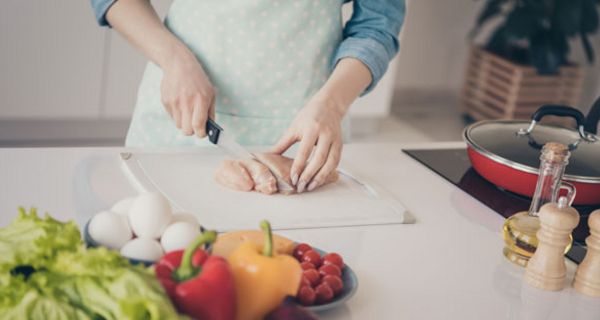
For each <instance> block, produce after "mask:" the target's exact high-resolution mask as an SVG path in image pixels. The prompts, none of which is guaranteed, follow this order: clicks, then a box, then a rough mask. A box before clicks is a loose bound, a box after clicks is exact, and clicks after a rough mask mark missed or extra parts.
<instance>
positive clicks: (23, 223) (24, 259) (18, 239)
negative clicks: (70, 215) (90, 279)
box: [0, 208, 83, 268]
mask: <svg viewBox="0 0 600 320" xmlns="http://www.w3.org/2000/svg"><path fill="white" fill-rule="evenodd" d="M80 247H83V242H82V241H81V234H80V232H79V228H78V227H77V224H75V222H73V221H71V222H68V223H62V222H60V221H57V220H55V219H53V218H52V217H50V216H49V215H47V214H46V216H45V217H44V218H40V217H38V215H37V210H36V209H35V208H32V209H31V210H30V211H29V213H27V212H25V209H23V208H19V216H18V217H17V218H16V219H15V220H14V221H13V222H12V223H11V224H10V225H9V226H7V227H6V228H2V229H0V266H2V265H5V264H9V265H12V266H18V265H30V266H33V267H34V268H38V267H41V266H43V265H44V264H45V263H46V261H47V260H52V259H53V258H54V256H56V254H57V253H58V252H61V251H65V250H66V251H72V250H77V249H78V248H80Z"/></svg>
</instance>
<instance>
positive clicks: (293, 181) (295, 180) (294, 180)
mask: <svg viewBox="0 0 600 320" xmlns="http://www.w3.org/2000/svg"><path fill="white" fill-rule="evenodd" d="M298 178H300V177H299V176H298V174H297V173H294V174H293V175H292V185H294V186H295V185H296V183H298Z"/></svg>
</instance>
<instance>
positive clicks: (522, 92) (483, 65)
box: [461, 47, 583, 120]
mask: <svg viewBox="0 0 600 320" xmlns="http://www.w3.org/2000/svg"><path fill="white" fill-rule="evenodd" d="M582 83H583V70H582V68H580V67H578V66H566V67H561V68H560V71H559V74H558V75H552V76H541V75H538V74H537V72H536V70H535V68H533V67H531V66H525V65H519V64H516V63H514V62H511V61H508V60H506V59H504V58H502V57H500V56H497V55H494V54H492V53H489V52H487V51H485V50H483V49H481V48H479V47H472V48H471V56H470V58H469V62H468V65H467V72H466V76H465V82H464V87H463V90H462V94H461V100H462V103H461V104H462V107H463V112H464V113H466V114H467V115H469V116H471V117H472V118H474V119H475V120H485V119H530V118H531V115H532V114H533V112H535V110H537V109H538V108H539V107H540V106H542V105H544V104H566V105H569V106H576V105H577V102H578V100H579V96H580V93H581V87H582Z"/></svg>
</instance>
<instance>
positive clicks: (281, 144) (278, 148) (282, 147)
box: [269, 131, 298, 154]
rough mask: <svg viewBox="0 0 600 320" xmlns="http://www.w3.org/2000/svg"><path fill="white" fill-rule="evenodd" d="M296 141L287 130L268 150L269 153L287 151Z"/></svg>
mask: <svg viewBox="0 0 600 320" xmlns="http://www.w3.org/2000/svg"><path fill="white" fill-rule="evenodd" d="M296 141H298V139H297V137H296V136H295V135H294V134H291V133H290V132H289V131H288V132H286V133H285V134H284V135H283V136H282V137H281V139H279V141H278V142H277V143H276V144H275V145H274V146H273V147H272V148H271V150H269V152H270V153H276V154H283V153H284V152H286V151H287V149H289V148H290V147H291V146H292V145H293V144H294V143H296Z"/></svg>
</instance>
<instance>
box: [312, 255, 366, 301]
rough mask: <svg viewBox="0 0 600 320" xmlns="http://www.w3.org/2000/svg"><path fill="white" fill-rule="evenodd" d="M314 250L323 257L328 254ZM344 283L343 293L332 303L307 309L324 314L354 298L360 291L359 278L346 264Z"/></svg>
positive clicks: (343, 275)
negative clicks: (323, 312)
mask: <svg viewBox="0 0 600 320" xmlns="http://www.w3.org/2000/svg"><path fill="white" fill-rule="evenodd" d="M313 250H315V251H317V252H318V253H319V254H320V255H321V256H324V255H326V254H327V252H325V251H323V250H321V249H318V248H313ZM342 282H343V283H344V288H343V289H342V292H340V293H339V294H338V295H337V296H336V297H335V298H333V300H332V301H331V302H328V303H325V304H319V305H312V306H308V307H305V308H307V309H308V310H310V311H312V312H322V311H325V310H330V309H333V308H337V307H339V306H340V305H342V304H344V303H346V301H348V300H350V298H352V296H353V295H354V294H355V293H356V290H357V289H358V278H357V277H356V273H354V271H352V269H351V268H350V267H349V266H348V265H347V264H346V265H344V270H342Z"/></svg>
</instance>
